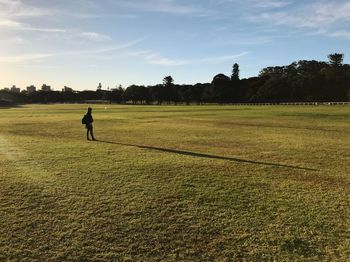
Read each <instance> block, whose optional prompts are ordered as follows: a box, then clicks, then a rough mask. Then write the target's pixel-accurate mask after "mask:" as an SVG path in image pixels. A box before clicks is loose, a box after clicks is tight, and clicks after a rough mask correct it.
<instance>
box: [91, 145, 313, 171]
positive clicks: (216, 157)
mask: <svg viewBox="0 0 350 262" xmlns="http://www.w3.org/2000/svg"><path fill="white" fill-rule="evenodd" d="M96 142H99V143H105V144H113V145H122V146H133V147H138V148H142V149H151V150H157V151H161V152H167V153H173V154H179V155H185V156H193V157H202V158H210V159H220V160H227V161H233V162H241V163H249V164H256V165H265V166H276V167H287V168H294V169H301V170H308V171H318V170H316V169H312V168H307V167H299V166H290V165H284V164H277V163H269V162H260V161H252V160H245V159H240V158H233V157H225V156H215V155H208V154H203V153H195V152H190V151H183V150H177V149H169V148H162V147H154V146H142V145H134V144H125V143H119V142H111V141H103V140H97V141H96Z"/></svg>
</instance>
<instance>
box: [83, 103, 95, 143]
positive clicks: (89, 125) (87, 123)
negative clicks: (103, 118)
mask: <svg viewBox="0 0 350 262" xmlns="http://www.w3.org/2000/svg"><path fill="white" fill-rule="evenodd" d="M91 112H92V108H91V107H89V108H88V111H87V113H86V115H85V116H84V118H83V120H84V121H83V123H84V124H85V127H86V130H87V131H86V138H87V140H90V138H89V133H90V135H91V139H92V140H94V141H95V140H96V139H95V137H94V132H93V126H92V122H94V119H93V118H92V115H91Z"/></svg>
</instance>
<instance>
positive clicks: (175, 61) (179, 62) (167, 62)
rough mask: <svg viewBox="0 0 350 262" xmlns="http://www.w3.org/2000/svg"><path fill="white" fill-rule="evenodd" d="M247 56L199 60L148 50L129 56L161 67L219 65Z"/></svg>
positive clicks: (130, 53) (237, 55) (245, 53)
mask: <svg viewBox="0 0 350 262" xmlns="http://www.w3.org/2000/svg"><path fill="white" fill-rule="evenodd" d="M247 54H249V52H242V53H239V54H236V55H227V56H217V57H206V58H198V59H181V58H169V57H165V56H162V55H161V54H160V53H158V52H153V51H148V50H144V51H137V52H129V53H128V55H130V56H136V57H139V58H140V59H143V60H144V61H146V63H148V64H152V65H160V66H184V65H190V64H219V63H223V62H226V61H230V60H234V59H237V58H239V57H242V56H245V55H247Z"/></svg>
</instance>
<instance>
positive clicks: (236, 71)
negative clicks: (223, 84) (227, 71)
mask: <svg viewBox="0 0 350 262" xmlns="http://www.w3.org/2000/svg"><path fill="white" fill-rule="evenodd" d="M231 80H232V81H237V80H239V65H238V64H237V63H235V64H234V65H233V66H232V75H231Z"/></svg>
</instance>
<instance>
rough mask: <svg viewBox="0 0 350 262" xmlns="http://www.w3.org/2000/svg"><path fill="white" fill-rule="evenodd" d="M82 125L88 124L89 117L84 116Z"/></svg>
mask: <svg viewBox="0 0 350 262" xmlns="http://www.w3.org/2000/svg"><path fill="white" fill-rule="evenodd" d="M81 123H82V124H83V125H86V124H87V115H84V117H83V118H82V119H81Z"/></svg>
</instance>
